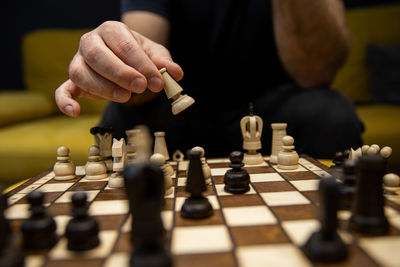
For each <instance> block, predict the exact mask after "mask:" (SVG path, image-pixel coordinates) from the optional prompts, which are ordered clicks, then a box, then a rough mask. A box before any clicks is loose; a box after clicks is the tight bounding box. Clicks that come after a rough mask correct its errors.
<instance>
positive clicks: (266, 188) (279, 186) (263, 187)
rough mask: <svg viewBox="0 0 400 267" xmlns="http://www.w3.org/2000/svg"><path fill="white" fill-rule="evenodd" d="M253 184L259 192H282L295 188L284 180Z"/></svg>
mask: <svg viewBox="0 0 400 267" xmlns="http://www.w3.org/2000/svg"><path fill="white" fill-rule="evenodd" d="M253 186H254V187H255V188H256V189H257V191H258V192H260V193H267V192H268V193H269V192H284V191H294V190H296V189H295V188H294V187H293V186H291V185H290V184H289V183H288V182H286V181H282V182H261V183H253Z"/></svg>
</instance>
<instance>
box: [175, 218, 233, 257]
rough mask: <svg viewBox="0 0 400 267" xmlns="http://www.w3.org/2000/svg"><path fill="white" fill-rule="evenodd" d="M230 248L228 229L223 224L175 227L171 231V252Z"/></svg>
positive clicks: (179, 252)
mask: <svg viewBox="0 0 400 267" xmlns="http://www.w3.org/2000/svg"><path fill="white" fill-rule="evenodd" d="M231 249H232V241H231V238H230V236H229V232H228V229H227V228H226V226H224V225H210V226H190V227H176V228H175V229H174V231H173V232H172V245H171V250H172V253H173V254H176V255H180V254H196V253H217V252H227V251H230V250H231Z"/></svg>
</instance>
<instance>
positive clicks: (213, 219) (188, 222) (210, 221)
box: [174, 210, 224, 226]
mask: <svg viewBox="0 0 400 267" xmlns="http://www.w3.org/2000/svg"><path fill="white" fill-rule="evenodd" d="M174 215H175V226H198V225H215V224H224V221H223V219H222V216H221V211H220V210H214V214H213V215H212V216H210V217H208V218H204V219H196V220H194V219H186V218H183V217H182V216H181V212H180V211H177V212H175V214H174Z"/></svg>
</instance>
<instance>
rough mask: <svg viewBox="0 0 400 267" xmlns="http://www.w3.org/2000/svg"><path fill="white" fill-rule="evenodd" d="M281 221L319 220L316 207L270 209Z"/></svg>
mask: <svg viewBox="0 0 400 267" xmlns="http://www.w3.org/2000/svg"><path fill="white" fill-rule="evenodd" d="M270 208H271V209H272V211H273V212H274V213H275V214H276V216H278V218H279V219H280V220H281V221H287V220H306V219H316V218H317V208H316V206H314V205H311V204H309V205H295V206H278V207H270Z"/></svg>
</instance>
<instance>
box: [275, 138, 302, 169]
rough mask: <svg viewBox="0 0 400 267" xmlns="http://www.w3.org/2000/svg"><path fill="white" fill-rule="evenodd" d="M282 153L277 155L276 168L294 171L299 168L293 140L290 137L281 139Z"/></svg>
mask: <svg viewBox="0 0 400 267" xmlns="http://www.w3.org/2000/svg"><path fill="white" fill-rule="evenodd" d="M282 144H283V145H282V151H280V152H279V153H278V168H279V169H282V170H295V169H297V168H298V167H299V164H298V163H299V155H298V154H297V152H296V151H295V150H294V145H293V144H294V139H293V137H291V136H290V135H286V136H284V137H283V138H282Z"/></svg>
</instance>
